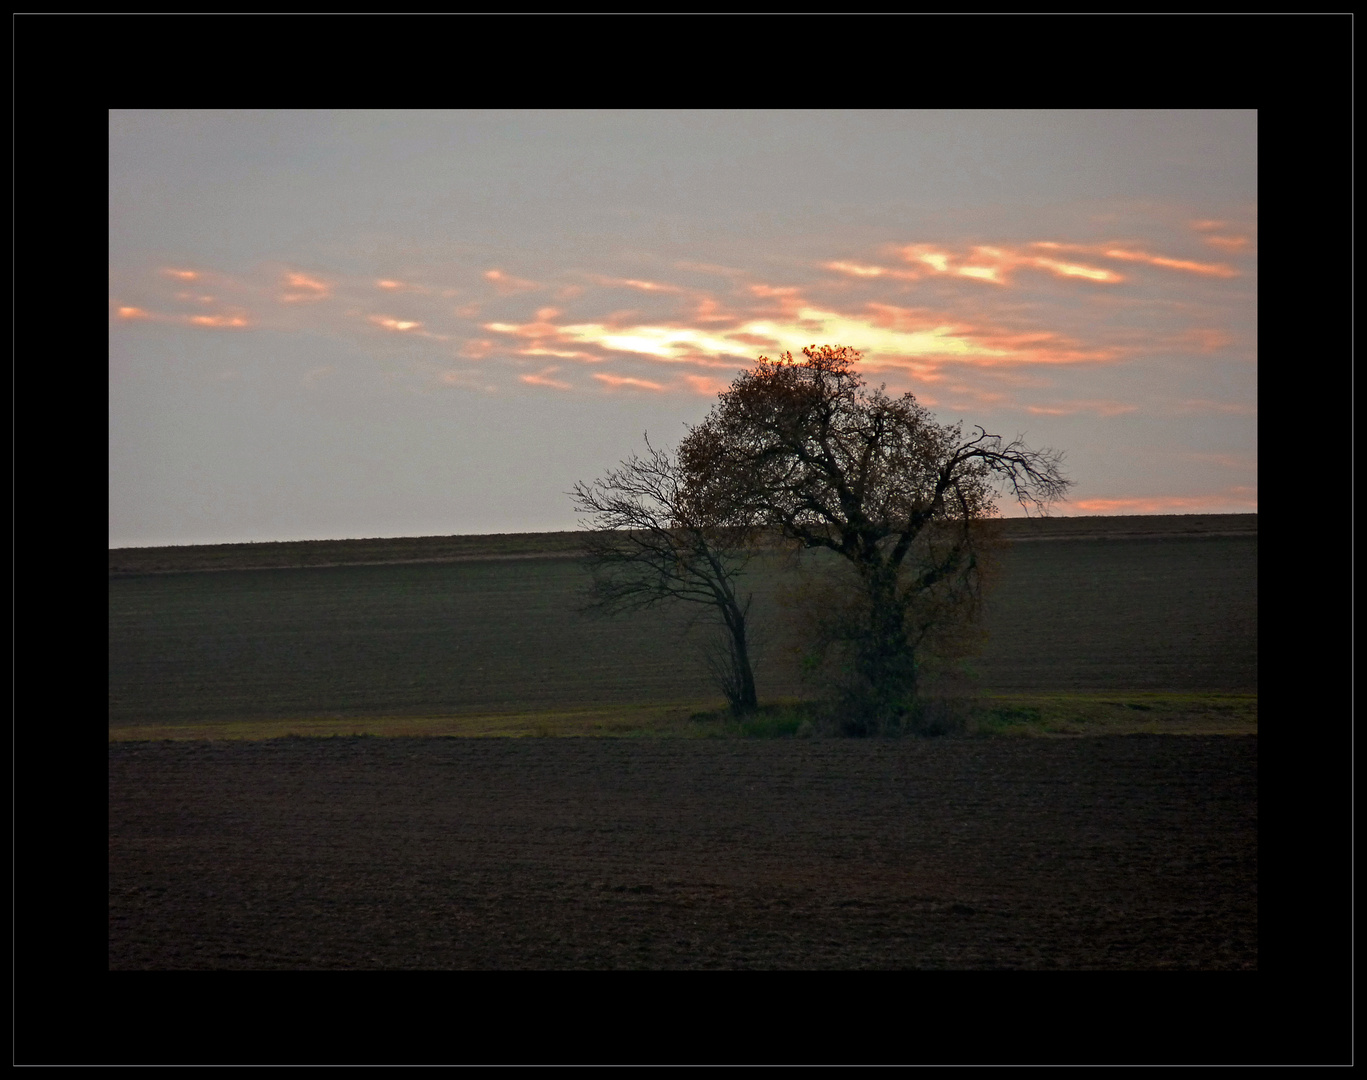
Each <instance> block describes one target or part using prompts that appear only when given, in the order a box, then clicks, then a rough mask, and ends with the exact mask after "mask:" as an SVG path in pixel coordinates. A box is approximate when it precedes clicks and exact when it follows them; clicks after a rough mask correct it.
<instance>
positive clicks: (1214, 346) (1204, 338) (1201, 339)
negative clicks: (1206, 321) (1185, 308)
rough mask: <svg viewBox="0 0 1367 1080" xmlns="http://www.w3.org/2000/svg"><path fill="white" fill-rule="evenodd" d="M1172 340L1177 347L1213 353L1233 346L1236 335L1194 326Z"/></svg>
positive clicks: (1216, 328)
mask: <svg viewBox="0 0 1367 1080" xmlns="http://www.w3.org/2000/svg"><path fill="white" fill-rule="evenodd" d="M1171 340H1172V342H1173V344H1175V345H1178V346H1183V347H1186V348H1190V349H1194V350H1196V351H1197V352H1203V353H1213V352H1219V351H1220V350H1221V349H1224V348H1226V347H1228V346H1230V345H1233V344H1234V335H1233V334H1231V333H1230V332H1229V331H1228V330H1221V329H1219V328H1218V327H1214V326H1193V327H1192V328H1191V329H1190V330H1184V331H1182V332H1181V333H1180V334H1177V335H1175V336H1174V337H1173V338H1172V339H1171Z"/></svg>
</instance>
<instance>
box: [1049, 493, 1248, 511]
mask: <svg viewBox="0 0 1367 1080" xmlns="http://www.w3.org/2000/svg"><path fill="white" fill-rule="evenodd" d="M1231 506H1238V507H1241V508H1246V509H1250V510H1254V511H1256V510H1257V509H1258V496H1257V492H1256V491H1253V490H1251V489H1249V488H1231V489H1230V491H1229V492H1228V493H1220V494H1215V495H1167V496H1162V495H1160V496H1153V497H1149V498H1136V499H1072V500H1070V501H1069V503H1068V508H1069V509H1070V510H1085V511H1087V512H1088V513H1092V514H1200V513H1207V514H1210V513H1219V512H1220V510H1221V508H1225V507H1231Z"/></svg>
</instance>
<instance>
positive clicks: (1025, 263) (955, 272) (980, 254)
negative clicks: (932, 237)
mask: <svg viewBox="0 0 1367 1080" xmlns="http://www.w3.org/2000/svg"><path fill="white" fill-rule="evenodd" d="M1032 246H1035V247H1045V248H1061V247H1062V245H1059V244H1051V243H1049V242H1047V241H1045V242H1043V243H1039V244H1035V245H1032ZM895 250H896V251H898V253H899V254H901V256H902V258H903V259H905V260H906V261H907V262H909V263H916V264H920V265H921V266H923V267H928V268H929V272H933V273H936V274H950V275H952V276H956V277H966V278H970V279H972V280H975V281H986V282H988V283H989V284H992V285H1008V284H1010V275H1011V273H1012V271H1014V270H1018V269H1027V270H1043V271H1045V272H1046V273H1049V274H1052V275H1053V276H1054V277H1058V278H1076V279H1080V280H1082V281H1095V282H1100V283H1102V284H1105V285H1115V284H1118V283H1120V282H1122V281H1124V280H1125V279H1124V277H1122V276H1121V275H1120V274H1117V273H1116V272H1115V271H1113V270H1106V269H1104V268H1103V267H1100V266H1088V265H1086V264H1084V263H1078V262H1062V261H1060V260H1059V259H1053V258H1049V257H1047V256H1043V255H1037V254H1032V253H1030V252H1026V251H1021V250H1019V249H1016V248H1011V247H997V246H987V245H977V246H975V247H974V248H973V249H972V250H971V251H970V252H969V253H968V254H966V255H955V254H954V253H953V252H949V251H945V250H944V249H942V248H938V247H932V246H930V245H928V244H907V245H904V246H902V247H900V248H897V249H895ZM828 265H829V266H832V267H835V266H838V265H846V266H848V265H852V264H828ZM872 269H877V268H872V267H871V268H865V270H864V271H863V272H865V273H867V271H868V270H872ZM926 272H927V271H926V270H922V271H920V273H917V274H911V275H907V274H905V273H903V274H901V275H895V276H904V277H908V276H909V277H912V278H913V279H914V278H916V277H920V276H921V275H922V274H924V273H926Z"/></svg>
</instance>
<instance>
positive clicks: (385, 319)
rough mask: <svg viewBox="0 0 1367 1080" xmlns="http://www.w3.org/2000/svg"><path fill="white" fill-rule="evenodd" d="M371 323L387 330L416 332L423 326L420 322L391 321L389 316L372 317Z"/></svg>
mask: <svg viewBox="0 0 1367 1080" xmlns="http://www.w3.org/2000/svg"><path fill="white" fill-rule="evenodd" d="M370 321H371V322H373V323H374V324H375V325H376V326H383V327H384V328H385V329H386V330H398V331H400V332H402V331H404V330H416V329H417V328H418V327H420V326H422V323H420V322H412V321H409V320H406V319H391V318H389V316H387V315H372V316H370Z"/></svg>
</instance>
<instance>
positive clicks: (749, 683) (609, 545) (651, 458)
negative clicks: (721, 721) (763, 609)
mask: <svg viewBox="0 0 1367 1080" xmlns="http://www.w3.org/2000/svg"><path fill="white" fill-rule="evenodd" d="M571 497H572V498H573V499H574V502H575V510H576V512H577V513H581V514H585V515H587V521H586V522H585V524H586V525H587V526H588V528H589V529H590V530H591V531H589V532H588V533H587V534H586V535H585V538H584V547H585V551H586V553H587V554H588V556H589V566H590V570H591V572H592V574H593V584H592V587H591V590H590V600H589V603H588V604H587V605H586V610H588V611H595V612H601V613H611V612H617V611H636V610H641V609H643V608H648V607H652V606H653V605H655V604H658V603H661V602H663V601H671V600H677V601H683V602H686V603H694V604H703V605H707V606H709V607H711V608H712V609H713V610H714V611H715V612H716V614H717V615H718V616H719V619H720V622H721V628H722V633H721V636H720V640H719V641H717V642H713V643H710V645H709V647H708V649H707V652H706V659H707V662H708V666H709V668H710V669H711V671H712V673H713V676H714V677H715V678H716V680H717V683H718V685H719V687H720V688H721V690H722V692H723V693H724V694H725V695H726V699H727V701H728V702H729V703H730V705H731V708H732V711H734V712H735V713H737V714H738V715H743V714H747V713H752V712H754V711H755V710H756V708H757V707H758V702H757V699H756V696H755V676H754V671H753V668H752V665H751V662H750V636H749V635H750V630H749V621H748V617H749V613H750V603H751V599H752V597H751V595H750V594H748V593H746V594H744V595H742V594H741V593H740V591H739V590H738V579H739V578H740V576H741V574H742V572H743V571H744V570H745V567H746V565H747V563H748V562H749V561H750V559H751V557H752V556H753V554H754V552H755V548H754V545H753V540H754V530H753V529H751V528H750V527H749V526H748V525H746V524H745V523H737V520H735V515H733V521H731V522H730V523H728V524H725V525H719V524H716V523H715V522H714V521H713V520H712V519H711V518H709V517H708V516H707V515H706V514H705V513H703V512H701V511H700V510H699V509H698V508H695V507H693V506H692V505H691V504H689V503H688V502H687V500H686V499H685V497H684V493H683V490H682V486H681V478H680V473H679V468H678V463H677V461H676V459H675V458H674V457H672V456H671V455H669V454H667V453H665V452H663V451H661V450H656V449H655V448H654V447H653V446H651V445H650V439H649V436H647V437H646V456H645V457H638V456H637V455H635V454H633V455H631V457H629V458H627V460H625V461H623V462H622V463H621V467H620V468H618V469H615V470H613V471H611V472H609V473H608V474H607V476H606V477H604V478H603V479H601V480H596V481H594V482H593V483H592V484H585V483H583V482H580V483H577V484H575V486H574V491H573V492H572V493H571Z"/></svg>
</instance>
